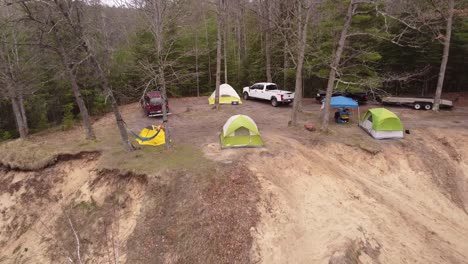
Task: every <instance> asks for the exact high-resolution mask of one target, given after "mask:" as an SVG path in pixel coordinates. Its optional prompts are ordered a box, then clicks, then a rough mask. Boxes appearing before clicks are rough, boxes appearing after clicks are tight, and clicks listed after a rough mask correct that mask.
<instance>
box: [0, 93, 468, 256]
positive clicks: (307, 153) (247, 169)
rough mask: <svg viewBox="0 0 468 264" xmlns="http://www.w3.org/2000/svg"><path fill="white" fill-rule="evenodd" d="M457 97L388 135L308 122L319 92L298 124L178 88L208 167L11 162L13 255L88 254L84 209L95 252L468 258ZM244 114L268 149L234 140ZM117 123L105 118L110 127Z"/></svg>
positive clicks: (100, 125)
mask: <svg viewBox="0 0 468 264" xmlns="http://www.w3.org/2000/svg"><path fill="white" fill-rule="evenodd" d="M453 96H458V97H459V98H460V99H459V101H458V104H457V105H456V107H455V108H454V109H453V110H452V111H441V112H440V113H433V112H432V111H428V112H426V111H415V110H412V109H410V108H405V107H390V108H389V109H390V110H392V111H393V112H395V113H396V114H397V115H398V116H400V118H401V120H402V121H403V123H404V126H405V129H408V130H409V131H410V134H406V135H405V138H404V139H402V140H384V141H376V140H373V139H372V138H370V137H369V136H368V135H367V134H366V133H364V132H363V131H362V130H361V129H360V128H359V127H357V115H358V113H357V111H356V112H354V113H353V116H352V122H351V123H350V124H345V125H341V124H335V123H331V126H330V133H328V134H326V135H325V134H321V133H318V132H309V131H306V130H305V129H303V125H304V124H313V125H315V126H318V119H319V115H320V105H318V104H316V103H315V101H314V100H312V99H306V100H304V102H303V113H302V114H301V115H300V117H299V123H300V125H299V126H298V127H294V128H291V127H288V126H287V122H288V119H289V115H290V112H291V107H290V106H282V107H277V108H274V107H272V106H271V105H270V104H269V103H268V102H262V101H246V102H244V104H242V105H238V106H234V105H224V106H221V109H220V110H219V111H216V110H213V109H212V108H211V106H209V105H208V104H207V101H208V100H207V97H201V98H180V99H172V100H171V101H170V106H171V110H172V115H171V116H170V122H169V127H170V131H171V134H172V140H173V143H174V145H175V146H176V147H181V146H190V148H194V150H191V151H190V152H187V153H189V154H187V153H185V154H186V155H189V157H188V159H190V160H192V161H194V163H195V164H190V166H189V165H187V166H185V165H184V164H182V165H177V166H176V167H177V168H176V169H172V170H166V169H164V170H162V171H161V170H160V169H159V166H158V165H157V164H155V165H154V166H153V167H154V171H150V172H149V173H147V175H136V174H131V173H130V174H122V173H121V172H118V171H104V172H103V171H102V170H98V169H97V165H96V164H97V163H98V162H99V161H100V159H102V158H101V157H100V154H99V152H92V153H88V154H86V155H85V156H82V157H78V158H77V159H72V160H67V161H64V162H59V163H57V164H56V165H54V166H52V167H49V168H46V169H44V170H41V171H38V172H34V171H31V172H22V171H9V170H7V169H6V168H3V171H2V172H0V179H1V184H2V186H3V187H2V188H1V189H0V190H1V191H2V194H1V196H0V197H1V200H0V212H1V213H2V218H1V219H2V220H1V221H0V230H1V231H0V263H55V262H58V260H62V261H66V260H67V257H71V258H72V259H73V260H74V261H75V262H77V257H78V256H77V254H76V242H75V240H74V233H73V232H72V229H71V228H70V221H69V220H70V219H71V220H73V221H72V223H73V226H74V227H76V229H77V230H78V231H79V237H80V238H82V241H84V242H82V252H83V254H85V253H87V254H88V255H89V254H91V255H92V256H93V258H91V259H89V261H91V263H123V262H127V263H468V240H467V237H468V213H467V212H468V159H467V158H466V157H468V117H467V114H468V101H467V100H466V98H467V96H466V95H465V94H458V95H453ZM369 107H376V106H375V105H371V104H369V105H366V106H364V107H362V108H361V109H360V114H363V113H364V112H365V110H366V109H367V108H369ZM122 113H123V117H124V119H125V121H126V123H127V124H128V127H129V128H130V129H132V130H134V131H135V132H137V131H139V130H140V129H142V128H143V127H145V126H148V125H152V124H156V125H157V124H160V123H161V120H160V119H158V118H147V117H145V116H144V115H143V113H142V111H141V109H140V108H139V105H138V104H130V105H126V106H123V107H122ZM234 114H246V115H249V116H250V117H252V118H253V119H254V120H255V121H256V123H257V125H258V127H259V130H260V133H261V135H262V137H263V140H264V142H265V147H264V148H255V149H226V150H221V149H220V146H219V133H220V130H221V127H222V126H223V125H224V123H225V121H226V120H227V119H228V118H229V117H230V116H232V115H234ZM114 122H115V121H114V120H113V116H112V115H110V114H109V115H107V116H105V117H103V118H101V119H99V120H97V121H96V122H95V123H94V127H95V128H96V129H97V130H98V131H97V134H98V137H103V136H105V135H106V133H107V131H108V130H109V129H112V128H113V127H114V126H115V124H114ZM68 133H69V134H73V135H81V128H80V127H78V128H77V129H76V130H74V131H70V132H68ZM49 136H50V135H45V136H44V138H45V137H49ZM37 140H38V141H40V140H41V137H38V139H37ZM117 140H118V139H116V141H117ZM116 144H118V143H117V142H116ZM144 150H145V149H143V151H144ZM183 150H184V149H183ZM105 151H107V150H105ZM138 153H140V154H138ZM160 153H161V155H164V152H160ZM176 153H179V152H176ZM182 154H184V153H182ZM103 155H104V154H103ZM138 155H146V154H145V152H137V154H134V155H133V156H132V158H133V157H136V158H138ZM158 162H165V160H164V158H163V159H158ZM167 162H169V161H167ZM171 162H172V161H171ZM177 164H179V163H177ZM161 166H162V165H161ZM38 179H40V180H38ZM70 205H73V206H72V207H70ZM39 220H40V221H39ZM90 226H91V228H89V227H90ZM38 233H39V234H40V235H38ZM59 234H62V235H59ZM96 236H97V237H100V239H98V238H96ZM57 238H59V239H57ZM57 240H58V242H57ZM61 241H62V242H61ZM38 245H39V246H38ZM98 245H100V246H98ZM103 245H104V246H103ZM39 256H40V257H39Z"/></svg>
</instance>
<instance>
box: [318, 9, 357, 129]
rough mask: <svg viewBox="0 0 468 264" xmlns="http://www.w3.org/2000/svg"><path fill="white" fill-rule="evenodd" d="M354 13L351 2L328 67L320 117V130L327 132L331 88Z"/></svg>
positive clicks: (333, 84)
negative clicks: (323, 103) (328, 73)
mask: <svg viewBox="0 0 468 264" xmlns="http://www.w3.org/2000/svg"><path fill="white" fill-rule="evenodd" d="M353 13H354V0H351V2H350V3H349V6H348V11H347V13H346V18H345V23H344V26H343V29H342V30H341V35H340V39H339V41H338V47H337V48H336V52H335V56H334V58H333V61H332V63H331V65H330V75H329V77H328V84H327V94H326V97H325V107H324V109H323V116H322V126H321V128H320V130H322V131H327V130H328V124H329V121H330V120H329V119H330V101H331V96H332V93H333V87H334V86H335V78H336V71H337V68H338V67H339V65H340V61H341V56H342V54H343V50H344V46H345V43H346V37H347V34H348V30H349V27H350V26H351V21H352V19H353Z"/></svg>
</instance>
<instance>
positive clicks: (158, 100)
mask: <svg viewBox="0 0 468 264" xmlns="http://www.w3.org/2000/svg"><path fill="white" fill-rule="evenodd" d="M150 104H151V105H161V104H162V100H161V98H151V99H150Z"/></svg>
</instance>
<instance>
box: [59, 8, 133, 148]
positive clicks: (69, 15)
mask: <svg viewBox="0 0 468 264" xmlns="http://www.w3.org/2000/svg"><path fill="white" fill-rule="evenodd" d="M52 6H53V7H54V8H55V9H56V10H57V12H58V13H59V14H60V15H61V17H62V19H63V20H64V21H65V23H67V24H68V26H69V27H70V28H71V30H72V32H73V33H74V35H75V36H76V38H78V39H79V45H80V48H81V49H82V50H83V51H84V52H85V54H86V57H87V58H89V60H90V64H91V66H92V67H93V68H94V70H95V72H96V73H97V77H98V78H99V80H100V82H101V85H102V88H103V90H104V93H105V94H106V97H108V98H109V99H110V102H111V106H112V111H113V113H114V116H115V120H116V123H117V127H118V129H119V132H120V137H121V140H122V144H123V146H124V148H125V149H126V150H127V151H132V150H134V149H135V147H134V146H133V144H132V143H131V142H130V140H129V137H128V134H127V130H126V128H125V122H124V120H123V118H122V114H121V113H120V110H119V106H118V103H117V99H116V98H115V96H114V92H113V91H112V88H111V86H110V84H109V81H108V79H107V76H106V74H105V72H104V70H103V68H102V66H101V63H100V62H99V60H98V58H97V56H96V53H95V51H94V50H93V48H92V46H91V43H90V41H89V37H88V36H87V35H86V32H85V25H84V22H83V10H82V8H83V3H82V2H71V3H68V2H61V1H53V2H52ZM73 14H74V16H73Z"/></svg>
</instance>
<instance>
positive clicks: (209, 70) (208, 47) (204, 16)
mask: <svg viewBox="0 0 468 264" xmlns="http://www.w3.org/2000/svg"><path fill="white" fill-rule="evenodd" d="M203 21H204V22H205V39H206V50H207V52H208V86H209V87H210V89H211V77H212V76H211V55H210V53H211V50H210V38H209V37H208V24H207V23H206V14H205V11H203Z"/></svg>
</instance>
